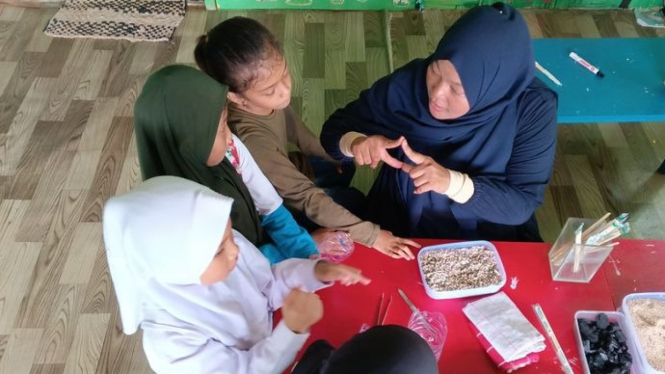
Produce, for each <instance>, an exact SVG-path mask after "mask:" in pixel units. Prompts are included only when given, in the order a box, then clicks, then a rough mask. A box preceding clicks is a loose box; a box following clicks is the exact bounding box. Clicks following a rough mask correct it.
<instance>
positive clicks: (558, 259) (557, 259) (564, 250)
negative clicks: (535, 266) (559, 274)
mask: <svg viewBox="0 0 665 374" xmlns="http://www.w3.org/2000/svg"><path fill="white" fill-rule="evenodd" d="M609 216H610V212H607V213H605V215H603V216H602V217H601V218H600V219H599V220H597V221H596V222H594V224H593V225H591V226H589V227H588V228H587V229H586V230H584V232H583V233H582V242H583V243H584V242H586V239H587V238H588V236H589V235H590V234H592V233H593V230H595V229H597V228H598V226H600V225H602V224H603V223H606V222H605V220H606V219H607V217H609ZM610 222H611V221H610ZM573 245H575V243H574V242H573V243H571V242H568V243H566V244H563V245H561V247H559V248H558V249H557V250H556V251H555V252H554V253H553V254H552V259H551V260H552V262H553V263H554V264H555V265H557V266H558V265H561V263H562V262H563V260H564V259H565V258H566V255H567V254H568V252H570V251H571V250H572V249H573Z"/></svg>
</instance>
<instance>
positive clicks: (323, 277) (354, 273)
mask: <svg viewBox="0 0 665 374" xmlns="http://www.w3.org/2000/svg"><path fill="white" fill-rule="evenodd" d="M314 275H315V276H316V278H317V279H318V280H319V281H321V282H323V283H331V282H340V283H341V284H343V285H345V286H350V285H353V284H357V283H360V284H362V285H364V286H366V285H368V284H369V283H370V282H371V280H370V279H369V278H365V277H363V276H362V272H361V271H360V269H356V268H354V267H351V266H346V265H341V264H331V263H330V262H328V261H319V262H317V263H316V266H315V267H314Z"/></svg>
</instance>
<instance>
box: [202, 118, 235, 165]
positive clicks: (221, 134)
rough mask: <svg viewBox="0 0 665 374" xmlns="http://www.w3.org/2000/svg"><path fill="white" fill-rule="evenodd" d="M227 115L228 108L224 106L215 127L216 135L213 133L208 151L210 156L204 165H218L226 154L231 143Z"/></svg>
mask: <svg viewBox="0 0 665 374" xmlns="http://www.w3.org/2000/svg"><path fill="white" fill-rule="evenodd" d="M228 117H229V111H228V108H226V107H224V110H222V116H221V117H220V119H219V126H218V127H217V135H215V142H214V143H213V144H212V151H210V156H208V161H207V162H206V165H208V166H215V165H219V164H220V163H221V162H222V161H224V157H225V156H226V150H227V149H229V146H230V145H231V141H232V139H233V138H232V137H231V135H232V134H231V129H230V128H229V125H228V124H227V123H226V120H227V119H228Z"/></svg>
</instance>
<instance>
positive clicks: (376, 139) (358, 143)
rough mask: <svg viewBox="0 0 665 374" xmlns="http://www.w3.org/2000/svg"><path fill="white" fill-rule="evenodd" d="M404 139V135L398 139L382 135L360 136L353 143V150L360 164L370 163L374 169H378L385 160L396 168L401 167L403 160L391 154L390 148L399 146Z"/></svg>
mask: <svg viewBox="0 0 665 374" xmlns="http://www.w3.org/2000/svg"><path fill="white" fill-rule="evenodd" d="M403 140H404V137H402V136H400V137H399V139H397V140H390V139H388V138H386V137H385V136H381V135H372V136H368V137H360V138H358V139H356V140H354V141H353V143H351V152H352V153H353V158H354V159H355V161H356V164H358V165H370V167H371V168H372V169H376V167H377V166H378V165H379V162H381V161H383V162H385V163H386V164H388V165H390V166H392V167H394V168H395V169H401V168H402V161H400V160H398V159H396V158H394V157H393V156H391V155H390V154H389V153H388V149H393V148H397V147H399V146H400V145H402V141H403Z"/></svg>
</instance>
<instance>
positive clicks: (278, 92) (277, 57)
mask: <svg viewBox="0 0 665 374" xmlns="http://www.w3.org/2000/svg"><path fill="white" fill-rule="evenodd" d="M229 99H231V100H232V101H233V102H235V103H236V104H237V105H238V106H239V107H240V108H242V109H243V110H246V111H248V112H251V113H255V114H258V115H268V114H270V113H272V111H273V110H277V109H284V108H286V107H287V106H289V103H290V102H291V74H290V73H289V67H288V65H287V64H286V59H285V58H284V56H282V55H281V54H280V53H279V52H278V51H274V53H271V54H270V57H269V58H268V59H266V60H265V61H263V63H262V64H261V67H260V68H259V71H258V75H257V78H256V79H254V81H253V82H252V83H251V84H250V86H249V88H248V89H247V90H246V91H245V92H243V93H242V94H236V93H233V92H231V93H229Z"/></svg>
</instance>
